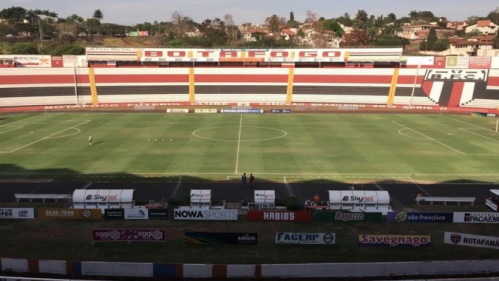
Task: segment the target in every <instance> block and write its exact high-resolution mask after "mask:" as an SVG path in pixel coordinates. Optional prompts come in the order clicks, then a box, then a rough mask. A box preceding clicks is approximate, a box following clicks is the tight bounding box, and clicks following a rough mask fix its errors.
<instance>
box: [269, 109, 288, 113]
mask: <svg viewBox="0 0 499 281" xmlns="http://www.w3.org/2000/svg"><path fill="white" fill-rule="evenodd" d="M292 112H293V111H292V110H291V109H271V110H270V113H292Z"/></svg>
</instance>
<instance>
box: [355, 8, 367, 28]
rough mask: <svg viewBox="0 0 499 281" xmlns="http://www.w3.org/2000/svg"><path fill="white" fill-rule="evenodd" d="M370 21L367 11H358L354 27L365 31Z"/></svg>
mask: <svg viewBox="0 0 499 281" xmlns="http://www.w3.org/2000/svg"><path fill="white" fill-rule="evenodd" d="M368 20H369V18H368V16H367V13H366V11H364V10H359V11H357V14H356V15H355V18H354V19H353V27H354V28H356V29H362V30H365V29H367V27H368Z"/></svg>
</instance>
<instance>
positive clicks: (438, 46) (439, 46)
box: [432, 38, 450, 52]
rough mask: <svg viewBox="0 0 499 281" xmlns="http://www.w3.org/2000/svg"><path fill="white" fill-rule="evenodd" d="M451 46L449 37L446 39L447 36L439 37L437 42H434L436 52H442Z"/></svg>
mask: <svg viewBox="0 0 499 281" xmlns="http://www.w3.org/2000/svg"><path fill="white" fill-rule="evenodd" d="M449 47H450V42H449V39H446V38H444V39H438V40H437V41H436V42H435V44H433V48H432V50H433V51H436V52H442V51H445V50H447V49H449Z"/></svg>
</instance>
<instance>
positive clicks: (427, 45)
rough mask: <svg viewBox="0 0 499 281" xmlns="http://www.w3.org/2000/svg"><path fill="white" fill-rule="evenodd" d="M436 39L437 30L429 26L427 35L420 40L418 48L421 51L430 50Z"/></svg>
mask: <svg viewBox="0 0 499 281" xmlns="http://www.w3.org/2000/svg"><path fill="white" fill-rule="evenodd" d="M437 40H438V38H437V31H436V30H435V28H431V29H430V33H429V34H428V37H426V40H424V41H423V42H421V44H420V45H419V49H420V50H421V51H431V50H433V45H435V43H436V42H437Z"/></svg>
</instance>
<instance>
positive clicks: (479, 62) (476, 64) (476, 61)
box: [468, 57, 492, 69]
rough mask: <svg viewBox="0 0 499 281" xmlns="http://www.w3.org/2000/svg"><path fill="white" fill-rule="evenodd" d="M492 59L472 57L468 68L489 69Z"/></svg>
mask: <svg viewBox="0 0 499 281" xmlns="http://www.w3.org/2000/svg"><path fill="white" fill-rule="evenodd" d="M491 59H492V58H491V57H470V62H469V65H468V68H474V69H477V68H479V69H489V68H490V67H491Z"/></svg>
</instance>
